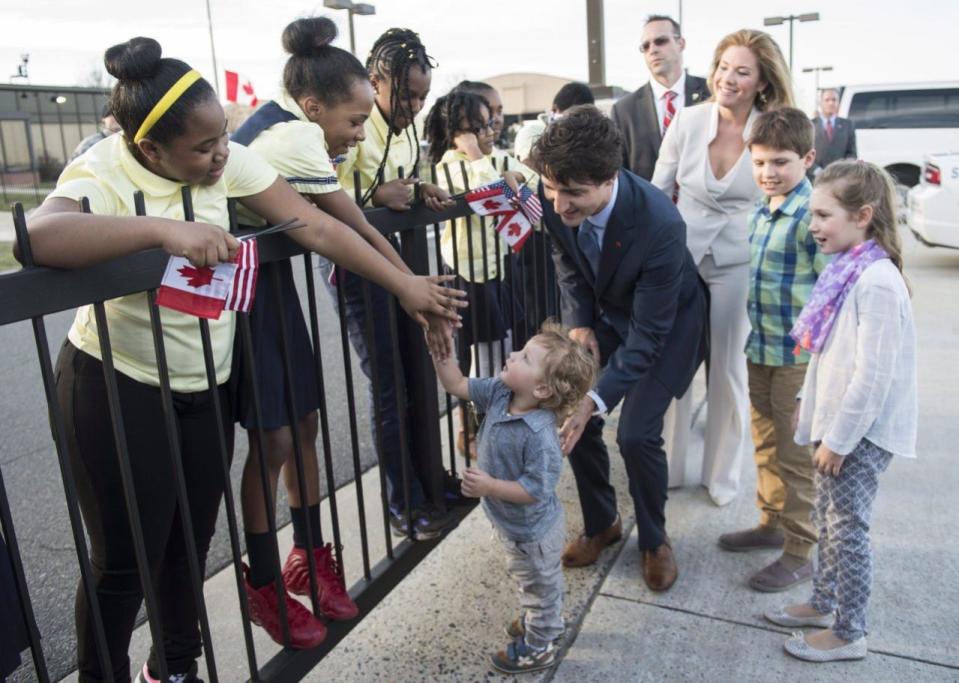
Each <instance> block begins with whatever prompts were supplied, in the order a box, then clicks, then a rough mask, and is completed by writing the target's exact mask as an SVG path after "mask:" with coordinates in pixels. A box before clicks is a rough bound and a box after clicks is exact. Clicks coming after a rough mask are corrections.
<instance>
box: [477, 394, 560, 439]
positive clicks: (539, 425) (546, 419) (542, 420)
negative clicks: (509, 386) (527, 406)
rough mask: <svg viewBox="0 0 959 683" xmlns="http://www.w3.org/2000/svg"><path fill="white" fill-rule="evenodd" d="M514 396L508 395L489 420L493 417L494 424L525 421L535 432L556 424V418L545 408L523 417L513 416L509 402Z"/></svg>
mask: <svg viewBox="0 0 959 683" xmlns="http://www.w3.org/2000/svg"><path fill="white" fill-rule="evenodd" d="M512 396H513V393H512V392H509V393H508V394H507V398H506V401H505V402H503V404H502V406H501V408H500V409H499V410H498V411H496V412H495V413H493V414H492V415H487V418H489V417H492V418H493V422H512V421H515V420H523V421H524V422H525V423H526V426H527V427H529V428H530V429H531V430H533V431H534V432H538V431H540V430H541V429H545V428H546V427H549V426H550V425H555V424H556V417H555V415H554V414H553V412H552V411H550V410H546V409H545V408H537V409H536V410H531V411H529V412H528V413H523V414H522V415H512V414H511V413H510V412H509V401H510V399H511V398H512ZM497 413H498V414H497Z"/></svg>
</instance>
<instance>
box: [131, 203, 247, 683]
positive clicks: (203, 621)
mask: <svg viewBox="0 0 959 683" xmlns="http://www.w3.org/2000/svg"><path fill="white" fill-rule="evenodd" d="M133 203H134V206H135V208H136V215H137V216H145V215H146V207H145V205H144V201H143V192H141V191H138V192H137V193H136V194H135V195H134V197H133ZM147 306H148V308H149V309H150V329H151V331H152V332H153V346H154V351H155V353H156V360H157V376H158V377H159V379H160V400H161V403H162V405H163V418H164V422H165V423H166V433H167V440H168V441H169V443H170V451H169V452H170V464H171V465H172V467H173V482H174V485H175V486H176V493H177V505H178V506H179V512H180V524H181V526H182V528H183V538H184V540H185V544H186V556H187V565H188V567H189V570H190V588H191V590H192V591H193V599H194V600H195V601H196V609H197V616H198V617H199V620H200V635H201V637H202V639H203V651H204V654H205V655H206V666H207V673H208V674H209V676H210V681H211V683H216V682H217V681H218V680H219V677H218V676H217V672H216V657H215V655H214V652H213V637H212V636H211V634H210V622H209V618H208V616H207V612H206V601H205V600H204V599H203V579H204V577H203V572H202V570H201V569H200V560H199V557H198V556H197V552H196V536H195V534H194V531H193V522H192V519H193V517H192V515H191V514H190V501H189V500H188V498H187V490H186V475H185V474H184V472H183V456H182V453H181V452H180V444H179V433H178V430H177V420H176V413H175V412H174V408H173V391H172V389H171V387H170V370H169V367H168V365H167V358H166V345H165V343H164V340H163V324H162V322H161V321H160V311H159V308H158V307H157V304H156V290H152V289H151V290H150V291H149V292H147ZM211 391H215V389H211ZM226 485H227V486H228V485H229V478H227V480H226Z"/></svg>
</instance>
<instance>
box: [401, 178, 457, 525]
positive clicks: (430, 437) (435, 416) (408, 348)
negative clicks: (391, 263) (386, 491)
mask: <svg viewBox="0 0 959 683" xmlns="http://www.w3.org/2000/svg"><path fill="white" fill-rule="evenodd" d="M402 174H403V169H402V168H401V169H400V175H401V176H402ZM401 237H402V254H403V260H404V261H405V262H406V264H407V265H408V266H409V268H410V269H411V270H412V271H413V272H414V273H421V274H427V275H428V274H429V272H430V257H429V244H428V241H427V233H426V226H419V225H416V226H412V227H409V228H408V229H406V230H405V231H403V232H402V233H401ZM396 323H397V327H398V330H399V333H400V334H402V335H403V345H402V348H403V351H404V353H405V355H403V356H401V355H399V354H397V355H396V358H397V363H396V365H397V372H398V374H400V375H402V377H403V381H404V385H403V387H402V390H403V392H404V393H403V398H404V400H405V401H407V406H406V424H407V425H408V426H409V434H408V436H407V437H406V443H408V444H409V445H410V447H411V458H410V464H411V465H413V467H414V471H415V472H416V473H417V476H418V477H419V480H420V483H421V484H422V485H423V486H424V488H425V487H428V488H429V499H430V500H431V501H432V502H433V504H434V505H435V506H439V507H441V508H443V507H445V494H444V488H445V487H444V483H445V475H444V468H443V458H442V448H443V447H442V442H441V439H440V433H439V420H440V416H439V396H438V394H437V390H436V379H435V372H434V370H433V361H432V359H431V358H430V355H429V349H428V348H427V346H426V343H425V342H424V341H423V333H422V330H420V328H419V326H418V325H417V324H416V323H415V322H414V321H413V320H412V319H411V318H409V317H408V316H403V317H402V319H401V320H397V321H396ZM408 378H409V379H408Z"/></svg>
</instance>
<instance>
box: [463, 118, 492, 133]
mask: <svg viewBox="0 0 959 683" xmlns="http://www.w3.org/2000/svg"><path fill="white" fill-rule="evenodd" d="M484 130H488V131H490V132H491V133H495V132H496V128H494V127H493V122H492V121H487V122H486V123H484V124H482V125H480V126H476V127H475V128H464V129H463V130H462V132H464V133H472V134H473V135H479V134H480V133H482V132H483V131H484Z"/></svg>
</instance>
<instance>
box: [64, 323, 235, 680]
mask: <svg viewBox="0 0 959 683" xmlns="http://www.w3.org/2000/svg"><path fill="white" fill-rule="evenodd" d="M116 378H117V385H118V387H119V393H120V403H121V406H122V412H123V423H124V428H125V432H126V439H127V448H128V452H129V455H130V467H131V469H132V471H133V483H134V488H135V491H136V494H137V504H138V507H139V513H140V522H141V525H142V527H143V536H144V541H145V544H146V554H147V560H148V562H149V566H150V572H151V575H152V577H153V587H154V590H155V591H156V594H157V601H158V604H159V610H160V615H159V616H160V621H161V623H162V625H163V645H164V648H165V652H166V658H167V667H168V669H169V671H170V673H177V672H184V671H187V670H188V669H189V668H190V665H191V664H192V663H193V661H194V660H195V659H196V658H197V657H198V656H199V655H200V653H201V640H200V633H199V626H198V623H197V606H196V603H195V601H194V598H193V591H192V590H191V588H190V586H191V583H190V573H189V567H188V564H187V549H186V543H185V539H184V536H183V532H182V525H181V521H180V514H179V508H178V506H177V497H176V489H175V485H174V478H173V467H172V465H171V462H170V456H169V448H168V441H167V434H166V429H165V427H164V421H163V408H162V404H161V400H160V390H159V388H157V387H153V386H149V385H147V384H143V383H141V382H136V381H134V380H132V379H130V378H129V377H127V376H125V375H122V374H120V373H117V374H116ZM56 379H57V396H58V399H59V402H60V408H61V410H62V411H63V416H64V421H65V423H66V429H67V435H68V439H69V444H68V447H69V454H70V461H71V464H72V466H73V471H74V476H75V477H76V481H77V497H78V500H79V503H80V509H81V511H82V512H83V519H84V522H85V524H86V529H87V533H88V535H89V537H90V560H91V564H92V565H93V573H94V581H95V583H96V586H97V599H98V601H99V605H100V611H101V614H102V616H103V624H104V629H105V631H106V640H107V647H108V649H109V655H110V663H111V665H112V667H113V675H114V678H115V680H116V681H117V683H123V682H124V681H129V680H130V660H129V656H128V653H127V651H128V649H129V645H130V637H131V635H132V633H133V628H134V622H135V620H136V616H137V612H138V610H139V609H140V603H141V602H142V598H143V592H142V589H141V585H140V578H139V574H138V573H137V562H136V556H135V553H134V547H133V536H132V534H131V531H130V525H129V521H128V513H127V507H126V503H125V502H124V495H123V484H122V481H121V477H120V468H119V465H118V463H117V454H116V448H115V445H114V441H113V431H112V426H111V421H110V415H109V410H108V407H107V394H106V384H105V382H104V378H103V366H102V364H101V363H100V361H98V360H97V359H96V358H94V357H92V356H90V355H89V354H86V353H84V352H82V351H79V350H77V349H76V348H75V347H74V346H73V345H72V344H70V343H69V342H67V343H65V344H64V346H63V349H62V350H61V351H60V357H59V358H58V360H57V369H56ZM219 395H220V400H221V403H222V405H223V408H224V413H223V415H224V420H223V427H224V430H225V432H226V435H227V452H228V453H229V454H230V455H231V457H232V453H233V425H232V424H231V423H230V415H231V410H230V405H229V393H228V391H227V389H226V385H223V386H221V387H220V388H219ZM173 403H174V410H175V412H176V420H177V429H178V431H179V437H180V451H181V454H182V459H183V470H184V476H185V482H186V489H187V496H188V499H189V502H190V514H191V517H192V519H191V522H192V525H193V533H194V536H195V539H196V545H197V548H196V550H197V555H198V557H199V560H200V567H201V571H202V569H203V567H204V566H205V562H206V553H207V550H208V548H209V546H210V539H211V538H212V536H213V532H214V529H215V526H216V516H217V512H218V510H219V506H220V498H221V496H222V494H223V473H222V468H221V466H220V463H219V457H220V456H219V446H218V439H217V429H216V422H215V415H214V411H213V402H212V398H211V395H210V392H209V391H203V392H197V393H174V394H173ZM76 621H77V659H78V666H79V680H80V681H81V682H83V683H85V682H87V681H101V680H104V676H103V675H102V672H101V670H100V661H99V659H98V658H97V645H96V638H95V635H94V629H93V620H92V617H91V613H90V605H88V603H87V598H86V594H85V592H84V591H83V588H82V586H81V587H80V588H78V590H77V601H76ZM150 668H151V669H152V670H153V671H154V672H157V670H158V669H159V667H158V666H157V663H156V655H155V654H154V653H153V652H151V654H150Z"/></svg>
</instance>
